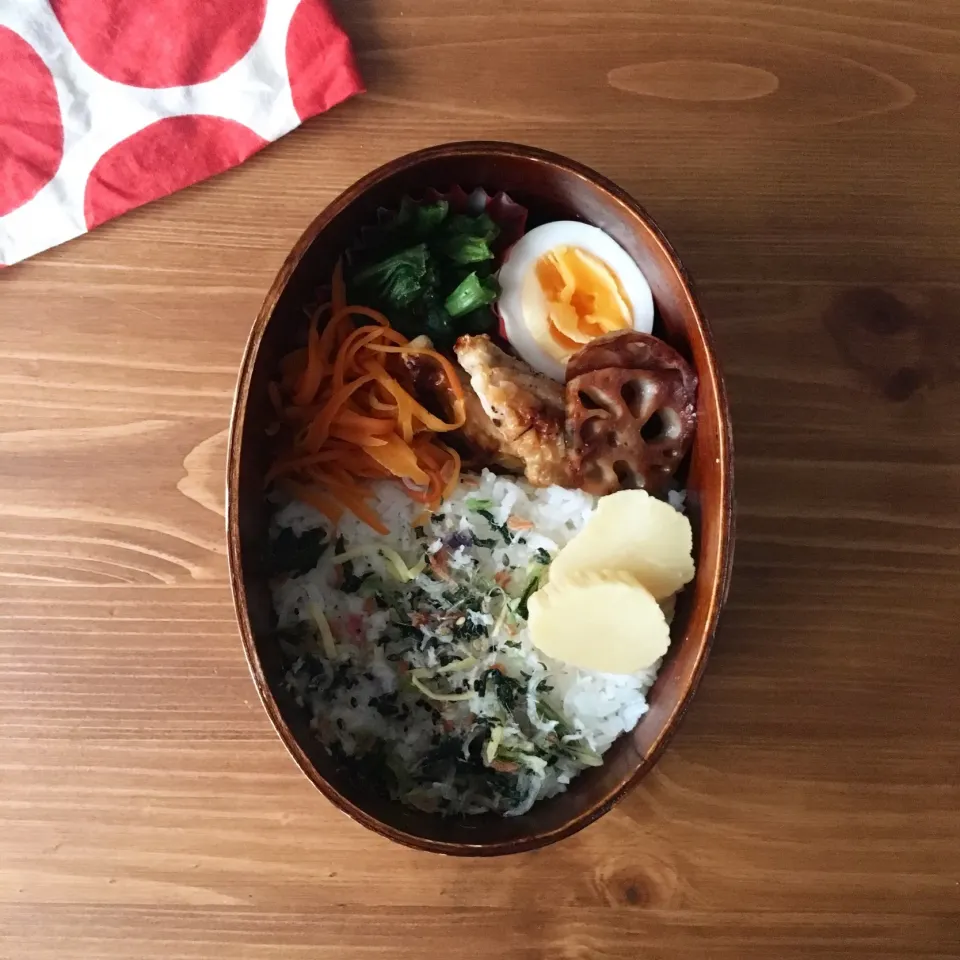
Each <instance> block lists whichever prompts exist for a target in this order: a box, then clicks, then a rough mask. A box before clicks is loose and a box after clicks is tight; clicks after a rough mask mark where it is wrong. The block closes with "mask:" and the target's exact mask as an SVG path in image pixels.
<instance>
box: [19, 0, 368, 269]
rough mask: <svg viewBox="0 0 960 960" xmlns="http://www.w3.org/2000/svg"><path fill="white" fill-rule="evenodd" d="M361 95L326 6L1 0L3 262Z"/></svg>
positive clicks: (235, 158)
mask: <svg viewBox="0 0 960 960" xmlns="http://www.w3.org/2000/svg"><path fill="white" fill-rule="evenodd" d="M362 89H363V85H362V82H361V80H360V76H359V74H358V72H357V68H356V65H355V63H354V59H353V54H352V52H351V49H350V42H349V40H348V39H347V37H346V35H345V34H344V33H343V31H342V30H341V29H340V27H339V26H338V25H337V23H336V21H335V20H334V18H333V15H332V14H331V13H330V10H329V9H328V8H327V6H326V5H325V3H324V0H0V265H9V264H12V263H16V262H17V261H19V260H23V259H24V258H26V257H29V256H31V255H32V254H35V253H39V252H40V251H41V250H46V249H48V248H49V247H53V246H56V244H58V243H63V242H64V241H65V240H70V239H71V238H72V237H76V236H79V235H80V234H81V233H85V232H86V231H88V230H92V229H93V228H94V227H95V226H97V225H98V224H101V223H103V222H104V221H105V220H110V219H111V218H113V217H116V216H119V215H120V214H121V213H124V212H126V211H127V210H132V209H133V208H134V207H138V206H140V205H141V204H144V203H148V202H149V201H151V200H156V199H157V198H158V197H162V196H166V195H167V194H168V193H173V191H175V190H179V189H180V188H182V187H186V186H189V185H190V184H191V183H196V182H197V181H198V180H202V179H204V178H205V177H210V176H213V175H214V174H217V173H221V172H222V171H224V170H226V169H228V168H229V167H232V166H235V165H236V164H238V163H242V162H243V161H244V160H246V159H247V157H249V156H250V155H251V154H252V153H255V152H256V151H257V150H259V149H260V148H261V147H264V146H266V145H267V144H268V143H269V142H270V141H272V140H276V139H277V138H279V137H282V136H283V135H284V134H285V133H288V132H289V131H290V130H292V129H294V127H296V126H298V125H299V124H300V123H301V122H302V121H303V120H306V119H307V118H308V117H312V116H314V115H315V114H318V113H322V112H323V111H324V110H328V109H329V108H330V107H332V106H334V105H335V104H337V103H340V101H342V100H345V99H346V98H347V97H349V96H352V95H353V94H355V93H358V92H360V91H361V90H362Z"/></svg>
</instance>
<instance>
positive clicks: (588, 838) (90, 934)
mask: <svg viewBox="0 0 960 960" xmlns="http://www.w3.org/2000/svg"><path fill="white" fill-rule="evenodd" d="M601 12H602V16H601V15H600V14H601ZM342 15H343V19H344V22H345V25H346V27H347V28H348V30H350V32H351V35H352V36H353V37H354V38H355V39H356V42H357V46H358V49H359V51H360V54H361V60H362V63H363V66H364V69H365V72H366V76H367V79H368V82H369V86H370V92H369V94H368V95H367V96H366V97H364V98H361V99H358V100H356V101H354V102H351V103H349V104H347V105H345V106H344V107H342V108H339V109H337V110H336V111H334V112H333V113H331V114H330V115H329V116H326V117H322V118H319V119H317V120H315V121H312V122H310V123H308V124H306V125H305V127H304V128H303V129H301V130H299V131H297V132H295V133H294V134H292V135H291V136H289V137H287V138H285V139H284V140H283V141H282V142H281V143H279V144H277V145H275V146H273V147H270V148H269V149H267V150H266V151H264V152H263V153H262V154H260V155H258V156H256V157H255V158H253V159H252V160H251V161H250V162H249V163H247V164H246V165H245V166H244V167H243V168H241V169H239V170H236V171H233V172H230V173H228V174H225V175H224V176H221V177H219V178H217V179H215V180H213V181H211V182H208V183H204V184H201V185H199V186H197V187H195V188H192V189H190V190H187V191H184V192H183V193H181V194H178V195H177V196H174V197H171V198H169V199H167V200H164V201H161V202H158V203H156V204H153V205H151V206H149V207H147V208H145V209H143V210H140V211H137V212H134V213H132V214H130V215H128V216H126V217H124V218H122V219H121V220H119V221H116V222H115V223H111V224H108V225H106V226H104V227H102V228H101V229H100V230H98V231H97V232H95V233H94V234H92V235H90V236H88V237H84V238H82V239H80V240H78V241H75V242H73V243H71V244H68V245H66V246H65V247H62V248H60V249H58V250H55V251H52V252H50V253H48V254H45V255H43V256H41V257H38V258H36V259H35V260H33V261H30V262H27V263H24V264H21V265H19V266H17V267H14V268H10V269H7V270H4V271H3V272H2V276H0V401H2V403H0V453H2V456H0V664H2V665H0V956H2V957H4V958H11V960H13V958H16V960H46V958H54V957H56V958H58V960H60V958H64V957H67V958H71V960H72V958H82V960H93V958H97V960H125V958H137V960H154V958H156V960H161V958H162V960H202V958H216V957H231V958H242V960H270V958H280V957H283V958H284V960H290V958H293V960H299V958H303V960H307V958H310V960H316V958H318V957H320V958H325V957H329V958H331V960H332V958H334V957H336V958H341V957H344V956H349V957H375V956H376V957H380V956H383V957H387V956H390V957H397V956H400V957H409V958H419V957H422V956H433V955H444V956H447V957H451V958H464V960H467V958H469V960H482V958H486V957H491V958H493V957H497V958H503V957H510V958H517V960H527V958H529V960H533V958H540V957H550V958H551V960H554V958H558V957H559V958H564V960H574V958H582V957H591V958H600V957H603V958H608V957H609V958H621V957H622V958H630V960H632V958H635V957H641V956H642V957H651V958H656V960H660V958H664V960H666V958H670V960H675V958H679V960H685V958H690V960H694V958H698V960H699V958H701V957H704V956H709V957H710V958H711V960H713V958H718V960H751V958H757V960H769V958H777V960H795V958H796V960H799V958H801V957H802V958H804V960H809V958H824V960H827V958H830V960H833V958H838V957H855V958H864V960H867V958H869V960H875V958H891V960H893V958H902V957H907V956H909V957H920V958H925V960H931V958H942V960H946V958H956V957H957V956H960V842H958V836H960V739H958V737H957V729H958V723H960V700H958V697H957V689H958V687H960V657H958V656H957V639H958V629H957V623H958V619H960V586H958V583H957V574H956V571H957V566H958V557H960V510H958V506H960V419H958V415H957V409H958V406H960V377H958V374H960V363H958V360H957V358H958V356H960V342H958V339H960V333H958V330H960V326H958V324H957V316H958V314H960V281H958V277H960V248H958V245H957V239H956V237H957V229H956V211H957V209H958V208H960V180H958V177H957V159H956V158H957V156H958V153H960V127H958V123H957V92H958V90H960V5H958V4H957V3H956V2H953V0H912V2H911V0H803V2H802V3H791V4H780V3H772V2H768V3H764V2H755V0H749V2H746V0H744V2H741V0H697V2H693V0H669V2H668V0H624V2H622V3H619V4H617V5H615V6H614V5H611V4H608V3H602V2H601V0H542V2H540V3H538V4H536V5H533V4H529V5H517V4H514V3H507V2H505V0H487V2H486V3H484V4H477V3H475V2H473V0H445V2H443V3H442V4H441V3H439V2H437V0H351V2H350V3H349V4H348V3H346V2H344V3H343V4H342ZM691 62H693V63H694V64H695V65H694V66H689V67H688V66H687V65H688V64H690V63H691ZM678 63H679V64H680V66H678ZM771 77H772V78H775V80H776V85H775V86H774V83H773V80H772V79H770V78H771ZM465 137H492V138H503V139H514V140H521V141H527V142H531V143H534V144H536V145H538V146H543V147H546V148H549V149H554V150H558V151H560V152H562V153H566V154H568V155H570V156H573V157H575V158H577V159H579V160H581V161H583V162H585V163H588V164H590V165H592V166H595V167H597V168H598V169H599V170H600V171H601V172H603V173H605V174H607V175H608V176H610V177H612V178H613V179H615V180H617V181H618V182H619V183H621V184H622V185H623V186H624V187H626V188H627V189H628V190H630V191H631V192H633V193H634V194H635V195H636V196H637V197H638V198H639V199H640V200H641V202H643V203H644V204H645V205H646V206H647V207H648V209H649V210H650V212H651V213H652V214H653V216H654V217H656V219H657V220H658V222H659V223H660V224H661V225H662V226H663V227H664V229H665V230H666V232H667V234H668V235H669V237H670V238H671V240H672V241H673V242H674V243H675V245H676V246H677V248H678V250H679V252H680V254H681V256H682V257H683V258H684V261H685V263H687V264H688V266H689V267H690V269H691V272H692V273H693V275H694V277H695V278H696V279H697V280H698V281H699V288H700V291H701V294H702V299H703V304H704V307H705V309H706V312H707V315H708V317H709V318H710V319H711V321H712V324H713V328H714V331H715V335H716V337H717V341H718V347H719V353H720V358H721V361H722V362H723V364H724V368H725V373H726V377H727V385H728V389H729V392H730V396H731V402H732V407H733V416H734V425H735V439H736V444H737V494H738V501H739V515H738V546H737V564H736V568H735V575H734V582H733V590H732V593H731V599H730V603H729V605H728V608H727V612H726V614H725V618H724V620H723V621H722V624H721V630H720V634H719V637H718V640H717V643H716V644H715V646H714V651H713V654H712V656H711V662H710V665H709V668H708V671H707V674H706V677H705V679H704V682H703V684H702V686H701V688H700V691H699V693H698V695H697V699H696V700H695V702H694V704H693V707H692V709H691V711H690V713H689V714H688V717H687V719H686V721H685V723H684V725H683V727H682V729H681V731H680V733H679V735H678V736H677V738H676V739H675V740H674V741H673V743H672V744H671V747H670V749H669V750H668V752H667V753H666V755H665V756H664V757H663V759H662V760H661V762H660V764H659V765H658V767H657V769H656V770H655V771H654V773H653V774H652V775H651V776H650V777H649V778H648V779H647V780H646V781H644V783H643V785H642V786H641V787H640V788H639V790H638V791H637V792H636V793H635V794H633V795H632V797H631V798H630V799H629V800H628V801H627V802H626V803H625V804H624V805H622V806H621V807H619V808H618V809H617V810H616V811H614V812H613V813H612V814H610V815H609V816H608V817H606V818H604V819H603V820H602V821H600V822H599V823H598V824H597V825H595V826H593V827H591V828H589V829H588V830H586V831H584V833H582V834H581V835H579V836H577V837H575V838H572V839H570V840H569V841H566V842H564V843H561V844H559V845H557V846H556V847H554V848H550V849H547V850H544V851H542V852H540V853H536V854H531V855H525V856H521V857H517V858H513V859H510V860H507V861H499V862H493V863H483V862H480V863H477V862H459V861H452V860H446V859H443V858H437V857H431V856H429V855H426V854H417V853H415V852H412V851H407V850H403V849H399V848H395V847H393V846H391V845H390V844H388V843H387V842H385V841H383V840H380V839H379V838H377V837H375V836H373V835H371V834H368V833H367V832H366V831H364V830H363V829H362V828H360V827H358V826H356V825H354V824H351V823H350V822H349V821H347V820H346V819H345V818H343V817H342V816H341V815H339V814H337V813H336V812H335V811H334V810H333V808H332V807H330V806H329V804H327V803H326V802H325V801H323V800H322V798H320V797H319V796H318V795H317V794H316V793H315V791H314V790H313V788H312V787H311V786H310V785H309V783H307V781H306V780H305V779H303V778H302V776H301V775H300V774H299V773H298V772H297V771H296V770H295V769H294V767H293V765H292V764H291V763H290V761H289V759H288V758H287V756H286V755H285V753H284V752H283V749H282V747H281V746H280V744H279V742H278V741H277V740H276V738H275V736H274V735H273V733H272V731H271V730H270V728H269V724H268V722H267V719H266V716H265V715H264V714H263V711H262V709H261V708H260V706H259V704H258V703H257V702H256V700H255V695H254V691H253V687H252V684H251V683H250V680H249V678H248V676H247V672H246V667H245V665H244V663H243V658H242V654H241V650H240V645H239V642H238V639H237V634H236V628H235V625H234V622H233V617H232V612H231V607H230V600H229V594H228V589H227V585H226V576H225V562H224V543H223V534H222V526H223V520H222V517H221V516H220V514H219V511H220V509H222V508H221V505H220V501H221V498H222V475H221V473H220V464H221V462H222V455H223V431H224V428H225V427H226V420H227V416H228V412H229V404H230V397H231V393H232V389H233V383H234V378H235V371H236V367H237V363H238V360H239V356H240V352H241V350H242V346H243V342H244V339H245V337H246V334H247V331H248V329H249V325H250V323H251V321H252V318H253V317H254V315H255V314H256V311H257V308H258V306H259V302H260V299H261V297H262V295H263V292H264V291H265V290H266V288H267V286H268V285H269V282H270V280H271V279H272V277H273V275H274V273H275V272H276V269H277V268H278V266H279V265H280V263H281V262H282V260H283V258H284V256H285V255H286V252H287V251H288V250H289V248H290V247H291V246H292V244H293V242H294V241H295V239H296V238H297V236H298V235H299V234H300V232H301V231H302V229H303V227H304V226H305V225H306V224H307V223H308V222H309V221H310V219H311V218H312V217H313V216H314V214H315V213H316V211H317V210H319V209H320V208H321V207H322V206H323V205H324V204H325V203H327V202H328V201H329V200H330V199H331V198H332V197H333V196H334V195H335V194H336V193H337V192H338V191H339V190H340V189H342V188H343V187H345V186H346V185H347V184H349V183H350V182H351V181H353V180H354V179H356V177H358V176H359V175H360V174H361V173H363V172H366V171H367V170H369V169H371V168H372V167H374V166H375V165H377V164H379V163H381V162H384V161H385V160H387V159H390V158H391V157H393V156H395V155H397V154H399V153H401V152H404V151H407V150H411V149H414V148H417V147H420V146H424V145H426V144H429V143H433V142H437V141H440V140H446V139H459V138H465Z"/></svg>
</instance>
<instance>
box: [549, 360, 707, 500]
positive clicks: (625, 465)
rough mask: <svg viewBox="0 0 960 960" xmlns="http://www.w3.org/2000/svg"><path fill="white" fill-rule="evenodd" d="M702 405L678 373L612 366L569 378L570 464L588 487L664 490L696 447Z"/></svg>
mask: <svg viewBox="0 0 960 960" xmlns="http://www.w3.org/2000/svg"><path fill="white" fill-rule="evenodd" d="M695 400H696V394H695V393H694V392H692V391H691V390H690V389H689V388H688V386H687V385H686V383H685V382H684V377H683V375H682V374H681V373H680V372H679V371H678V370H636V369H633V370H631V369H615V368H606V369H602V370H593V371H591V372H589V373H584V374H582V375H580V376H577V377H574V378H573V379H572V380H569V381H568V382H567V389H566V412H567V421H566V426H567V433H568V436H569V439H570V457H571V460H572V464H571V465H572V467H573V468H574V470H575V471H577V473H578V474H579V475H580V476H581V477H582V483H581V485H582V487H583V489H584V490H587V491H589V492H590V493H594V494H598V495H601V496H602V495H604V494H607V493H613V492H614V491H615V490H622V489H625V488H630V487H642V488H643V489H645V490H651V491H657V490H659V489H662V488H663V486H664V485H665V483H666V481H667V480H668V479H669V478H670V477H671V476H672V475H673V473H674V471H675V470H676V469H677V467H678V466H679V465H680V462H681V461H682V460H683V458H684V456H685V455H686V453H687V451H688V450H689V449H690V444H691V442H692V440H693V433H694V430H695V428H696V408H695Z"/></svg>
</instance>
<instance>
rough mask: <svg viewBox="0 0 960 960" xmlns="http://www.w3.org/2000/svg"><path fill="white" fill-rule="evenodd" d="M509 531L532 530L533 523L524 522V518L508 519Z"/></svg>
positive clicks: (529, 521)
mask: <svg viewBox="0 0 960 960" xmlns="http://www.w3.org/2000/svg"><path fill="white" fill-rule="evenodd" d="M507 529H508V530H532V529H533V521H532V520H524V519H523V518H522V517H508V518H507Z"/></svg>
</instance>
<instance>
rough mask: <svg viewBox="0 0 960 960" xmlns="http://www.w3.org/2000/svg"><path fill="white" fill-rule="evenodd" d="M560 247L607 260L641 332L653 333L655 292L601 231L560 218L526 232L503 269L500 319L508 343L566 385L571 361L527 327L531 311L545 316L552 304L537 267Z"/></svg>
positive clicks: (621, 251)
mask: <svg viewBox="0 0 960 960" xmlns="http://www.w3.org/2000/svg"><path fill="white" fill-rule="evenodd" d="M555 247H579V248H580V249H581V250H584V251H585V252H586V253H589V254H592V255H593V256H595V257H597V258H598V259H599V260H602V261H603V262H604V263H605V264H606V265H607V266H608V267H609V268H610V270H611V272H612V273H613V275H614V276H615V277H616V278H617V280H618V282H619V283H620V289H621V290H622V292H623V293H624V295H625V297H626V300H627V302H628V303H629V306H630V311H631V319H632V322H633V329H634V330H639V331H640V332H641V333H651V332H652V330H653V293H652V291H651V290H650V284H649V283H647V279H646V277H644V275H643V272H642V271H641V270H640V268H639V267H638V266H637V264H636V262H635V261H634V259H633V257H631V256H630V254H629V253H627V251H626V250H624V249H623V247H621V246H620V244H619V243H617V241H616V240H614V239H613V237H611V236H610V235H609V234H607V233H604V232H603V230H601V229H600V228H599V227H592V226H590V225H589V224H586V223H579V222H578V221H576V220H557V221H554V222H553V223H545V224H543V226H540V227H535V228H534V229H533V230H531V231H530V232H529V233H526V234H524V235H523V237H521V238H520V240H518V241H517V243H516V244H514V246H513V248H512V249H511V250H510V252H509V254H508V255H507V259H506V260H505V261H504V263H503V266H502V267H501V268H500V273H499V280H500V291H501V292H500V299H499V301H498V306H499V310H500V315H501V317H503V325H504V329H505V330H506V334H507V339H508V340H509V341H510V344H511V346H512V347H513V348H514V349H515V350H516V351H517V353H518V354H519V355H520V356H521V357H522V358H523V359H524V360H526V362H527V363H529V364H530V366H531V367H533V369H534V370H537V371H538V372H540V373H542V374H544V375H545V376H548V377H550V378H552V379H553V380H559V381H560V382H561V383H562V382H563V381H564V379H565V373H566V364H567V361H566V358H563V359H562V360H561V359H559V358H558V357H556V356H553V355H551V354H550V353H548V352H547V351H546V350H545V349H544V348H543V347H542V346H541V345H540V343H539V342H538V341H537V340H536V338H535V337H534V336H533V334H532V333H531V332H530V329H529V327H528V324H527V315H528V313H529V312H530V311H534V310H535V311H537V312H538V313H539V314H540V315H541V316H545V315H546V312H547V307H548V302H547V298H546V295H545V294H544V293H543V290H542V289H541V287H540V284H539V282H538V281H537V279H536V274H535V267H536V263H537V261H538V260H539V259H540V257H542V256H544V254H546V253H548V252H549V251H550V250H553V249H554V248H555ZM570 355H571V356H572V353H571V354H570Z"/></svg>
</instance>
